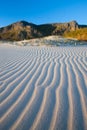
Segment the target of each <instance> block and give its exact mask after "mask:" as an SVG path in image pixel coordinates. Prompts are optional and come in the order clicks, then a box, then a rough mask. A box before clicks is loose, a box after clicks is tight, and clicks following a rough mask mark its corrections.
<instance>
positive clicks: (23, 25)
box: [0, 21, 79, 40]
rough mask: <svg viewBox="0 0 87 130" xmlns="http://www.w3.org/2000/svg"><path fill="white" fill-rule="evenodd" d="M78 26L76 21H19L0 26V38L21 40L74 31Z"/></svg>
mask: <svg viewBox="0 0 87 130" xmlns="http://www.w3.org/2000/svg"><path fill="white" fill-rule="evenodd" d="M78 28H79V26H78V24H77V22H76V21H72V22H68V23H53V24H43V25H35V24H33V23H28V22H26V21H20V22H16V23H13V24H11V25H8V26H6V27H3V28H0V40H23V39H32V38H38V37H43V36H49V35H63V34H64V33H65V32H70V31H75V30H76V29H78Z"/></svg>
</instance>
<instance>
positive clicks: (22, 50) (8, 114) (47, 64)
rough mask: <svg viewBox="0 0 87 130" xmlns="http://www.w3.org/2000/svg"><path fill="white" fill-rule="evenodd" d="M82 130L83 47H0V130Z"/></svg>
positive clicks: (86, 95)
mask: <svg viewBox="0 0 87 130" xmlns="http://www.w3.org/2000/svg"><path fill="white" fill-rule="evenodd" d="M48 129H49V130H87V47H31V46H30V47H18V46H11V45H6V44H5V45H0V130H48Z"/></svg>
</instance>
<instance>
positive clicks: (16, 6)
mask: <svg viewBox="0 0 87 130" xmlns="http://www.w3.org/2000/svg"><path fill="white" fill-rule="evenodd" d="M20 20H25V21H28V22H32V23H35V24H43V23H55V22H68V21H71V20H76V21H77V22H78V23H79V24H87V0H1V1H0V27H1V26H6V25H8V24H10V23H13V22H16V21H20Z"/></svg>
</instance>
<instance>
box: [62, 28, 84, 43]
mask: <svg viewBox="0 0 87 130" xmlns="http://www.w3.org/2000/svg"><path fill="white" fill-rule="evenodd" d="M64 37H70V38H76V39H78V40H81V41H87V28H80V29H77V30H75V31H70V32H65V33H64Z"/></svg>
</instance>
